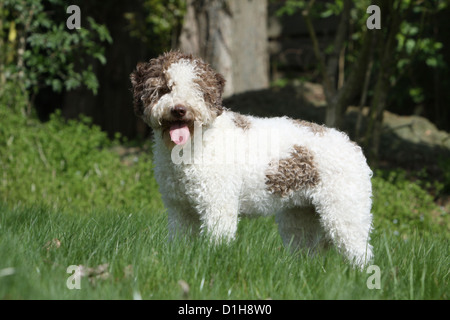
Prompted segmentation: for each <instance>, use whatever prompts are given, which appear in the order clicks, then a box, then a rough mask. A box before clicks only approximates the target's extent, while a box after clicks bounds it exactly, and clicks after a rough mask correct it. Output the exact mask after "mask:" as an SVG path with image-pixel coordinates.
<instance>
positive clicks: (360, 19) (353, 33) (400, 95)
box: [277, 0, 449, 123]
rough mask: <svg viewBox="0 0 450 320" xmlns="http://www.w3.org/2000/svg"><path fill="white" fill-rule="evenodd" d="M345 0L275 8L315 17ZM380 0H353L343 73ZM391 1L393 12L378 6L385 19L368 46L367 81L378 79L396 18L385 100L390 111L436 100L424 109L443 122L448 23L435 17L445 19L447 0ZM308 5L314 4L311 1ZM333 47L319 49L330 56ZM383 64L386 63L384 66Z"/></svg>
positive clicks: (337, 10)
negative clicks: (370, 59) (370, 57)
mask: <svg viewBox="0 0 450 320" xmlns="http://www.w3.org/2000/svg"><path fill="white" fill-rule="evenodd" d="M344 1H345V0H336V1H332V2H326V3H323V2H317V1H314V0H309V1H307V0H287V1H285V2H283V5H282V6H281V7H280V9H279V10H278V11H277V14H278V15H279V16H282V15H292V14H295V13H297V12H303V11H304V10H308V11H309V15H310V16H311V17H313V18H314V19H326V18H329V17H331V16H339V15H340V14H341V13H342V12H343V7H344V5H343V3H344ZM383 3H384V4H385V3H387V2H386V1H384V2H383V1H375V2H373V1H366V0H364V1H352V8H351V10H350V19H349V21H348V24H349V26H350V28H349V31H350V32H349V33H348V35H347V38H346V40H345V41H346V45H345V48H346V49H345V62H346V63H345V66H346V70H345V73H346V76H345V77H344V78H345V79H350V77H349V75H350V73H351V71H352V68H353V66H354V65H356V64H357V61H358V56H359V54H360V53H361V51H362V47H363V42H364V39H365V38H366V36H367V35H368V34H369V33H374V32H375V31H368V29H367V28H366V20H367V18H368V14H367V12H366V10H367V8H368V6H369V5H371V4H378V5H381V4H383ZM392 3H393V5H392V8H393V11H392V12H389V13H387V12H382V21H383V23H385V25H384V26H382V28H381V30H379V31H377V32H378V34H379V36H378V40H377V41H378V43H377V45H376V46H374V49H372V51H373V52H374V63H373V69H374V71H373V72H372V75H371V77H370V79H369V80H370V83H371V84H372V85H373V84H374V83H375V82H376V80H377V79H376V78H375V76H376V75H378V74H379V72H378V71H379V70H380V68H381V69H382V68H383V66H382V64H383V62H382V60H383V54H384V52H383V50H385V49H383V48H384V45H385V44H386V43H387V41H386V39H387V38H388V34H389V32H390V31H391V30H394V29H395V28H391V27H390V26H391V25H392V23H391V22H390V21H393V20H395V19H398V21H399V22H398V23H399V28H398V31H396V34H395V43H396V44H395V50H393V54H392V55H391V56H389V59H390V61H394V62H395V63H394V66H393V68H392V71H389V72H388V73H389V74H388V79H389V86H390V88H388V89H391V90H390V94H389V95H388V100H387V102H386V105H387V106H389V109H390V110H391V111H394V112H397V113H412V112H415V110H414V108H415V107H416V106H417V105H419V106H421V107H422V108H423V107H425V106H430V105H434V108H428V110H424V113H425V114H426V115H427V116H430V117H434V118H435V121H436V122H437V123H443V121H444V120H442V119H441V118H440V116H439V115H440V114H442V115H445V114H446V112H445V111H444V109H445V108H446V101H447V100H448V98H447V97H446V95H445V94H444V92H445V88H446V87H448V84H447V79H446V78H445V76H444V75H445V74H447V73H448V68H449V66H448V64H447V63H446V61H445V51H444V49H445V45H446V43H445V40H446V39H447V38H448V37H446V36H445V30H444V29H448V28H446V27H445V25H444V26H443V27H439V23H442V22H444V23H446V24H448V22H446V21H448V20H446V19H445V18H444V17H445V16H446V15H448V12H449V2H448V1H445V0H436V1H413V0H396V1H393V2H392ZM311 5H312V7H310V6H311ZM438 21H439V22H438ZM390 23H391V24H390ZM396 23H397V22H395V23H394V25H395V24H396ZM380 36H381V37H382V38H380ZM375 48H376V49H375ZM332 49H333V45H330V46H329V47H328V48H326V49H325V50H323V52H324V53H325V55H326V56H327V57H329V55H330V53H331V52H332V51H333V50H332ZM367 52H370V51H367ZM369 54H372V53H369ZM389 63H390V62H389ZM371 68H372V67H371ZM384 69H386V70H388V69H390V68H387V67H385V68H384ZM430 79H432V81H430ZM369 87H372V86H369ZM393 92H395V94H393ZM361 94H362V93H361ZM374 94H375V93H374V91H373V90H369V91H368V92H367V96H368V97H369V98H373V99H375V97H374ZM355 102H356V101H355ZM353 103H354V102H353ZM345 107H346V106H345Z"/></svg>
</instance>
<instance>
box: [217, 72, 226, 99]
mask: <svg viewBox="0 0 450 320" xmlns="http://www.w3.org/2000/svg"><path fill="white" fill-rule="evenodd" d="M216 81H217V88H218V89H219V92H220V97H221V98H222V94H223V90H224V88H225V83H226V80H225V78H224V77H223V76H222V75H221V74H220V73H216Z"/></svg>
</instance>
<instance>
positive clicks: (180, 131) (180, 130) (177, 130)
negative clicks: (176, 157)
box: [169, 123, 191, 144]
mask: <svg viewBox="0 0 450 320" xmlns="http://www.w3.org/2000/svg"><path fill="white" fill-rule="evenodd" d="M169 133H170V139H171V140H172V141H173V142H175V143H176V144H185V143H186V142H187V141H188V139H189V137H190V136H191V133H190V132H189V127H188V126H187V124H186V123H175V124H173V125H172V126H171V127H170V129H169Z"/></svg>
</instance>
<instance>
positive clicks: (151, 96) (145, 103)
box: [130, 51, 225, 143]
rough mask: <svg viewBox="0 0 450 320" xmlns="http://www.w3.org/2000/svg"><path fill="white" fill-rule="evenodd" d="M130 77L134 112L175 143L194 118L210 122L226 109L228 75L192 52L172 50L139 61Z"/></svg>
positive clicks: (200, 121)
mask: <svg viewBox="0 0 450 320" xmlns="http://www.w3.org/2000/svg"><path fill="white" fill-rule="evenodd" d="M130 78H131V83H132V84H133V95H134V110H135V113H136V114H137V115H138V116H140V117H142V119H143V120H144V121H145V122H146V123H147V124H148V125H149V126H150V127H152V128H153V129H154V130H161V131H162V134H163V135H164V134H167V133H170V137H171V139H172V141H174V142H175V143H178V141H176V140H177V137H178V136H179V135H180V134H181V136H183V130H187V128H189V129H190V131H192V128H193V124H194V121H198V122H199V123H201V124H203V125H208V124H209V123H211V122H212V121H214V119H215V118H216V117H217V116H218V115H220V114H221V113H222V111H223V107H222V93H223V88H224V85H225V79H224V78H223V76H222V75H220V74H219V73H217V72H215V71H214V70H213V69H212V68H211V67H210V66H209V65H208V64H206V63H205V62H203V61H202V60H200V59H197V58H194V57H193V56H192V55H186V54H183V53H181V52H178V51H170V52H168V53H165V54H163V55H161V56H159V57H158V58H156V59H151V60H150V62H148V63H139V64H138V65H137V67H136V70H135V71H134V72H133V73H132V74H131V76H130ZM177 128H178V129H177ZM181 140H183V138H181Z"/></svg>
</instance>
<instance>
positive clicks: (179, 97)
mask: <svg viewBox="0 0 450 320" xmlns="http://www.w3.org/2000/svg"><path fill="white" fill-rule="evenodd" d="M196 61H198V60H196V59H180V60H179V61H175V62H174V63H172V64H171V65H170V67H168V68H167V69H166V71H165V72H164V73H163V75H164V76H165V77H166V79H165V81H166V82H167V86H168V89H169V90H168V92H167V93H165V94H164V95H162V96H161V97H160V98H159V99H158V100H157V101H156V102H155V103H153V104H152V105H147V106H144V108H145V111H144V114H148V113H149V117H145V116H144V119H147V120H149V119H150V121H148V123H149V124H150V125H151V126H152V128H153V129H154V131H155V135H154V136H155V144H154V163H155V177H156V180H157V182H158V183H159V186H160V191H161V194H162V199H163V201H164V204H165V206H166V208H167V211H168V215H169V234H170V237H171V238H172V239H174V238H176V237H177V236H178V235H180V234H189V233H204V234H207V235H208V236H210V237H211V239H213V240H214V241H215V242H217V241H224V240H225V241H230V240H232V239H234V238H235V235H236V231H237V225H238V220H239V217H240V216H245V215H263V216H267V215H272V214H275V215H276V221H277V223H278V226H279V231H280V235H281V238H282V240H283V242H284V244H285V245H286V246H288V247H289V248H290V249H292V250H298V249H301V248H305V249H306V250H309V251H316V250H317V249H318V248H320V247H322V246H323V245H324V244H326V243H327V242H332V243H333V244H334V245H335V246H336V247H337V248H338V249H339V251H340V252H342V253H343V255H344V256H345V257H346V258H347V259H348V260H349V261H350V262H351V263H352V264H353V265H355V266H357V267H359V268H363V267H364V266H365V265H366V264H367V263H368V262H369V261H370V260H371V259H372V257H373V254H372V246H371V245H370V244H369V238H370V232H371V228H372V215H371V212H370V210H371V205H372V201H371V194H372V192H371V182H370V179H371V176H372V171H371V170H370V168H369V167H368V165H367V163H366V159H365V157H364V155H363V153H362V150H361V148H360V147H358V146H357V145H356V144H354V143H353V142H351V141H350V140H349V138H348V136H347V135H345V134H344V133H342V132H340V131H337V130H335V129H331V128H325V127H318V126H317V127H316V128H314V127H311V126H310V125H302V124H299V123H298V122H296V121H294V120H292V119H289V118H287V117H281V118H257V117H252V116H241V115H239V114H236V113H234V112H231V111H229V110H223V111H222V112H221V113H220V114H219V115H217V116H216V115H215V113H214V108H212V107H211V106H209V105H208V103H207V102H206V101H205V99H203V95H204V89H205V88H202V87H201V86H199V85H198V84H196V83H195V82H194V80H195V79H197V78H198V77H200V76H201V72H203V71H204V70H200V69H201V68H200V67H199V66H198V64H197V62H196ZM151 63H152V61H151ZM153 63H155V62H153ZM136 77H137V76H136ZM136 77H135V78H133V76H132V79H133V80H134V79H137V78H136ZM136 82H137V80H134V82H133V84H134V85H135V86H136ZM177 104H178V105H183V106H186V109H187V110H188V111H187V112H188V115H187V116H188V117H189V120H190V121H191V122H194V124H195V125H194V126H191V127H190V128H191V137H190V140H189V141H188V142H187V143H186V144H185V145H183V146H180V145H175V144H174V143H171V142H170V143H168V139H167V136H166V137H164V135H165V134H166V135H167V133H165V131H164V128H162V127H161V126H160V125H161V123H162V122H164V121H169V122H170V121H174V119H173V116H172V115H171V110H172V108H173V107H174V105H177ZM239 117H241V118H239ZM242 117H243V118H242ZM238 119H240V121H245V126H243V125H242V123H241V124H240V123H239V122H237V120H238ZM316 129H318V130H316ZM166 130H167V128H166ZM295 148H298V149H297V150H300V151H299V153H298V154H297V155H296V153H295ZM302 153H305V154H302ZM255 154H257V156H256V157H255V156H254V155H255ZM295 157H297V158H295ZM302 159H303V160H302ZM175 160H178V161H175ZM301 161H304V162H305V164H303V163H301ZM298 163H300V164H301V165H302V166H300V165H299V164H298ZM279 166H280V167H281V168H280V167H279ZM289 166H291V167H289ZM294 167H295V168H294ZM302 168H304V169H302ZM294 169H295V170H297V171H295V170H294ZM293 170H294V171H293ZM298 170H309V171H310V173H311V175H310V176H311V177H312V178H311V179H312V180H304V181H303V180H298V179H297V180H298V181H297V182H296V184H295V185H294V184H292V183H290V182H289V183H288V182H283V181H281V182H280V183H281V184H283V183H285V184H286V185H284V186H281V187H285V189H283V190H284V191H285V192H284V193H281V191H280V192H276V191H274V190H276V187H277V186H276V183H278V182H276V181H275V182H273V183H274V184H275V186H274V189H272V190H271V189H270V188H268V182H270V181H268V180H270V177H271V176H270V172H273V173H275V175H273V177H279V176H281V177H284V176H283V175H286V179H291V178H292V179H293V181H296V177H295V176H294V177H288V176H287V175H292V174H291V173H290V172H299V171H298ZM277 175H278V176H277ZM305 179H306V178H305ZM314 179H315V180H314Z"/></svg>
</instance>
